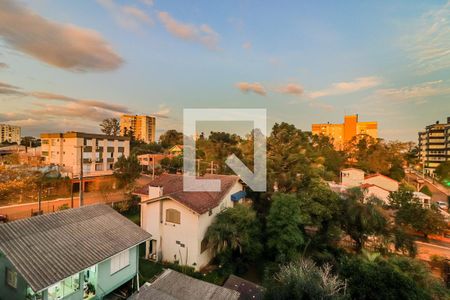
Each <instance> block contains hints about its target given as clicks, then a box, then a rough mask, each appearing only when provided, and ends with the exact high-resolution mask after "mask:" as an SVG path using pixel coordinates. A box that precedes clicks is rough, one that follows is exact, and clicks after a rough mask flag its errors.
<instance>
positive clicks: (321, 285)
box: [265, 259, 347, 300]
mask: <svg viewBox="0 0 450 300" xmlns="http://www.w3.org/2000/svg"><path fill="white" fill-rule="evenodd" d="M345 289H346V284H345V282H344V281H343V280H341V279H340V278H339V276H337V275H334V274H333V273H332V272H331V266H330V265H328V264H325V265H324V266H322V267H318V266H316V264H315V263H314V262H313V261H311V260H308V259H300V260H296V261H294V262H291V263H289V264H287V265H284V266H282V267H281V268H280V270H279V271H278V272H277V273H276V274H275V275H274V276H273V279H272V280H270V281H269V283H268V284H267V291H266V295H265V298H266V299H278V300H284V299H286V300H291V299H346V298H347V297H346V296H345Z"/></svg>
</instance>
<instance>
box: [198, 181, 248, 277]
mask: <svg viewBox="0 0 450 300" xmlns="http://www.w3.org/2000/svg"><path fill="white" fill-rule="evenodd" d="M242 189H243V187H242V184H240V183H239V182H236V184H235V185H234V186H233V187H232V188H231V189H230V191H229V192H228V193H227V194H226V195H225V197H224V198H223V200H222V202H221V203H220V205H218V206H217V207H215V208H214V209H212V210H211V213H212V214H211V215H209V213H205V214H203V215H201V216H200V217H199V223H198V235H197V237H198V240H197V244H198V249H199V252H198V259H197V261H198V262H197V265H198V268H199V269H201V268H203V267H205V266H206V265H208V263H209V262H210V261H211V259H212V258H213V254H212V253H211V251H210V250H206V251H204V252H203V253H200V251H201V242H202V240H203V238H204V237H205V234H206V231H207V230H208V227H209V225H211V223H212V222H213V221H214V218H215V217H216V215H217V214H218V213H220V212H221V211H222V210H224V209H225V208H231V207H233V205H234V203H233V201H231V195H232V194H234V193H237V192H239V191H242ZM240 201H242V200H240Z"/></svg>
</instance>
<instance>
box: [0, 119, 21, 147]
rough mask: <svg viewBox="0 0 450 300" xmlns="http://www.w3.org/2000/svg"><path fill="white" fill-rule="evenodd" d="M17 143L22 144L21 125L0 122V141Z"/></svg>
mask: <svg viewBox="0 0 450 300" xmlns="http://www.w3.org/2000/svg"><path fill="white" fill-rule="evenodd" d="M4 142H8V143H17V144H18V145H19V144H20V127H19V126H14V125H9V124H0V143H4Z"/></svg>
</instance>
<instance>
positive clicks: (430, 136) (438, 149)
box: [419, 117, 450, 175]
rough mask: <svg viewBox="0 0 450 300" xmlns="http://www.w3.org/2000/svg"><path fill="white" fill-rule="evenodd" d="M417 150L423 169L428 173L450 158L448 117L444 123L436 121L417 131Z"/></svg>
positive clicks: (449, 125)
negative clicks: (423, 129)
mask: <svg viewBox="0 0 450 300" xmlns="http://www.w3.org/2000/svg"><path fill="white" fill-rule="evenodd" d="M419 150H420V153H419V158H420V160H421V162H422V164H423V171H424V173H426V174H428V175H432V174H433V173H434V171H435V170H436V168H437V167H438V166H439V165H440V164H441V163H442V162H445V161H449V160H450V117H447V123H445V124H441V123H439V121H436V123H435V124H432V125H428V126H427V127H426V128H425V131H422V132H419Z"/></svg>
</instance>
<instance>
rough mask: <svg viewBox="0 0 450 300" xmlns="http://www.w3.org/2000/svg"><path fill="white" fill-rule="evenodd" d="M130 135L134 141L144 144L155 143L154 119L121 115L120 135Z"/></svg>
mask: <svg viewBox="0 0 450 300" xmlns="http://www.w3.org/2000/svg"><path fill="white" fill-rule="evenodd" d="M130 132H131V134H132V136H133V137H134V139H136V140H139V141H143V142H145V143H154V142H155V141H156V118H155V117H151V116H137V115H122V116H121V117H120V135H122V136H126V135H128V134H130Z"/></svg>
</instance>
